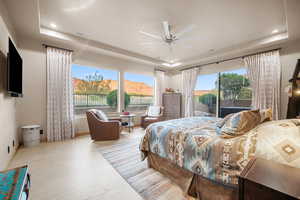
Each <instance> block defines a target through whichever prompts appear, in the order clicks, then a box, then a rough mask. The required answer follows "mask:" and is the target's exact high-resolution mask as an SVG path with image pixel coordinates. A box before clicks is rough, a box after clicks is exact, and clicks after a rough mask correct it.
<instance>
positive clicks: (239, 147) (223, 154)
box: [140, 117, 300, 186]
mask: <svg viewBox="0 0 300 200" xmlns="http://www.w3.org/2000/svg"><path fill="white" fill-rule="evenodd" d="M220 120H221V119H219V118H214V117H192V118H183V119H177V120H170V121H164V122H158V123H154V124H151V125H150V126H149V127H148V128H147V129H146V134H145V136H144V137H143V139H142V141H141V145H140V150H141V152H142V159H143V160H144V159H145V158H146V157H147V152H152V153H155V154H157V155H159V156H160V157H163V158H166V159H169V160H170V161H171V162H173V163H175V164H176V165H178V166H180V167H182V168H184V169H187V170H189V171H192V172H193V173H195V174H199V175H201V176H203V177H205V178H208V179H210V180H212V181H216V182H219V183H222V184H226V185H229V186H230V185H231V186H235V185H237V181H238V179H237V175H239V174H240V173H241V171H242V170H243V169H244V167H245V166H246V165H247V163H248V162H249V160H250V159H251V158H252V157H253V156H255V155H256V153H257V154H258V155H259V156H261V157H265V158H267V159H268V158H269V159H273V160H277V161H281V162H285V163H287V164H292V165H295V163H290V161H291V156H285V157H286V158H284V153H283V152H282V149H281V148H280V147H278V146H276V145H278V144H279V143H282V146H285V148H286V151H293V150H291V149H294V150H295V149H297V147H298V146H297V145H295V144H293V145H291V146H287V145H288V144H291V142H293V141H290V142H289V141H287V140H286V137H287V135H289V134H287V133H286V132H287V131H289V130H287V129H286V128H287V127H290V128H292V130H290V132H291V133H290V134H292V135H293V137H295V135H297V134H298V135H297V136H298V139H299V142H300V132H299V130H300V129H299V125H300V120H285V121H277V122H267V123H264V124H261V125H259V126H258V127H256V128H255V129H253V130H251V131H249V132H247V133H245V134H244V135H242V136H238V137H234V138H227V139H225V138H222V137H220V136H219V135H218V134H217V133H216V131H215V126H216V123H217V122H218V121H220ZM274 127H275V128H274ZM283 127H285V128H283ZM268 129H271V131H270V130H268ZM274 131H275V132H276V134H278V135H280V136H276V137H272V142H270V141H269V140H270V139H269V136H270V137H271V136H272V135H274V134H275V133H274ZM268 135H269V136H268ZM258 136H259V137H258ZM274 138H275V139H274ZM276 138H277V139H276ZM258 140H260V141H258ZM299 144H300V143H298V145H299ZM276 149H277V150H276ZM274 152H277V153H274ZM297 152H298V154H299V159H298V161H297V162H296V164H297V165H298V163H299V164H300V148H299V149H298V150H297ZM288 153H291V152H288ZM293 158H294V159H293V161H294V162H295V159H296V158H295V156H294V157H293ZM287 160H289V162H287Z"/></svg>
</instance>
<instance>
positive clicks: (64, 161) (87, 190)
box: [9, 129, 142, 200]
mask: <svg viewBox="0 0 300 200" xmlns="http://www.w3.org/2000/svg"><path fill="white" fill-rule="evenodd" d="M132 134H142V130H141V129H135V131H134V133H132ZM125 137H126V136H125ZM110 143H113V142H92V141H91V140H90V137H89V136H81V137H77V138H76V139H74V140H69V141H65V142H56V143H43V144H40V145H39V146H36V147H32V148H20V149H19V150H18V152H17V154H16V156H15V157H14V158H13V160H12V161H11V163H10V165H9V167H10V168H12V167H16V166H20V165H24V164H28V165H29V168H30V174H31V178H32V186H31V190H30V195H31V196H30V200H98V199H99V200H100V199H101V200H112V199H130V200H142V198H141V197H140V196H139V194H138V193H136V192H135V191H134V190H133V189H132V188H131V187H130V185H129V184H128V183H127V182H126V181H125V180H124V179H123V178H122V177H121V176H120V175H119V174H118V173H117V172H116V171H115V170H114V169H113V168H112V166H111V165H110V164H109V163H108V162H107V161H106V160H105V159H104V158H103V157H102V155H101V154H100V153H99V152H98V151H97V147H99V146H101V145H110Z"/></svg>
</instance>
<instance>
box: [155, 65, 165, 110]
mask: <svg viewBox="0 0 300 200" xmlns="http://www.w3.org/2000/svg"><path fill="white" fill-rule="evenodd" d="M164 90H165V72H163V71H155V95H154V96H155V105H156V106H161V105H162V94H163V92H164Z"/></svg>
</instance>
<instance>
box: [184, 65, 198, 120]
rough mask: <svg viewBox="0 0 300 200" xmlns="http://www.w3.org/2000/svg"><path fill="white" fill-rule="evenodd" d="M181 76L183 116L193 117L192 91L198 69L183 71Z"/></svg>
mask: <svg viewBox="0 0 300 200" xmlns="http://www.w3.org/2000/svg"><path fill="white" fill-rule="evenodd" d="M181 76H182V95H183V100H184V116H185V117H191V116H194V101H193V99H194V89H195V86H196V82H197V76H198V68H193V69H189V70H184V71H183V72H182V74H181Z"/></svg>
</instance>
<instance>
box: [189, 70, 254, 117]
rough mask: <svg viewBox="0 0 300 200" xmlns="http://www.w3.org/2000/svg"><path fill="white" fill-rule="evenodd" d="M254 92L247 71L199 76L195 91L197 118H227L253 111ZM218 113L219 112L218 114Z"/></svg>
mask: <svg viewBox="0 0 300 200" xmlns="http://www.w3.org/2000/svg"><path fill="white" fill-rule="evenodd" d="M251 98H252V91H251V88H250V82H249V80H248V79H247V78H246V69H237V70H233V71H227V72H221V73H214V74H208V75H199V76H198V78H197V83H196V87H195V91H194V105H195V115H196V116H216V113H218V115H219V117H225V116H226V115H228V114H230V113H236V112H239V111H242V110H249V109H251ZM217 111H218V112H217Z"/></svg>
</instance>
